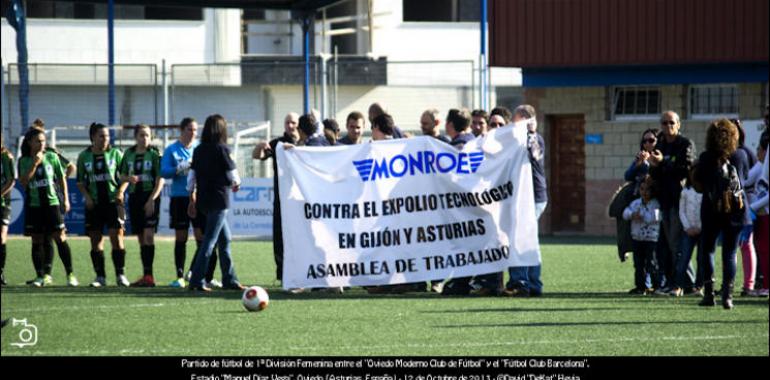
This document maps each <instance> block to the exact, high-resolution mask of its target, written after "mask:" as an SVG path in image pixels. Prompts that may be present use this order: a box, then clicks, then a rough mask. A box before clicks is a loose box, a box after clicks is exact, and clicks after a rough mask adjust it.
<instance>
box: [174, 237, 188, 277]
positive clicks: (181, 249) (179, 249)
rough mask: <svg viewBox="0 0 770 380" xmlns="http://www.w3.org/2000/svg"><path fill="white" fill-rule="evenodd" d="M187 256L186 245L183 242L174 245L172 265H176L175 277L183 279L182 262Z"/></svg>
mask: <svg viewBox="0 0 770 380" xmlns="http://www.w3.org/2000/svg"><path fill="white" fill-rule="evenodd" d="M185 256H187V245H186V244H185V243H184V242H181V241H177V242H176V243H174V263H175V264H176V277H177V278H182V277H184V261H185V258H186V257H185Z"/></svg>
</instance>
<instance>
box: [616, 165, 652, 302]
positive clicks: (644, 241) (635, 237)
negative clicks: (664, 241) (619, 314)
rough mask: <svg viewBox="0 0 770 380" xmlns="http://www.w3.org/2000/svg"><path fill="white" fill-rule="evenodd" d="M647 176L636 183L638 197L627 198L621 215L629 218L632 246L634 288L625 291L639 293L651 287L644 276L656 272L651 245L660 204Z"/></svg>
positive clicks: (647, 276)
mask: <svg viewBox="0 0 770 380" xmlns="http://www.w3.org/2000/svg"><path fill="white" fill-rule="evenodd" d="M647 178H648V179H647V180H643V181H642V183H641V185H640V186H639V193H640V195H641V198H638V199H636V200H634V201H633V202H631V204H630V205H628V207H626V209H625V210H624V211H623V219H625V220H630V221H631V238H632V242H633V247H634V288H633V289H631V291H630V292H629V293H630V294H639V295H644V294H648V293H650V292H651V291H652V289H651V288H650V286H649V285H650V284H649V283H648V278H649V277H655V276H657V275H658V273H657V272H658V270H657V268H656V266H657V264H656V262H655V245H656V244H657V242H658V233H659V230H660V204H659V203H658V201H657V199H655V184H654V182H653V181H652V180H651V179H649V177H647Z"/></svg>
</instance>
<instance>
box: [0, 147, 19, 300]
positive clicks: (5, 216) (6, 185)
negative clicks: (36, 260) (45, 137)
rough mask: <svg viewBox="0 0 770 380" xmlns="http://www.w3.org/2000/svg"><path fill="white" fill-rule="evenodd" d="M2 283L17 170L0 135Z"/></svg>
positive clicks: (1, 282) (0, 261) (3, 281)
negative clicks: (0, 162)
mask: <svg viewBox="0 0 770 380" xmlns="http://www.w3.org/2000/svg"><path fill="white" fill-rule="evenodd" d="M0 159H1V160H2V165H0V285H1V286H5V285H6V283H5V243H6V241H7V240H8V225H10V224H11V189H13V185H15V184H16V170H14V168H13V156H12V155H11V152H9V151H8V149H5V144H4V141H3V136H2V135H0Z"/></svg>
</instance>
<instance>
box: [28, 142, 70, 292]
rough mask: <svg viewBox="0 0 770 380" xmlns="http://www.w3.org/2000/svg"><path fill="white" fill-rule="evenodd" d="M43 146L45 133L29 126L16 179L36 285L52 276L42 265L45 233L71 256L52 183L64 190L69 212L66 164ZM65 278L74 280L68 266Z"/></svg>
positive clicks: (65, 205)
mask: <svg viewBox="0 0 770 380" xmlns="http://www.w3.org/2000/svg"><path fill="white" fill-rule="evenodd" d="M45 145H46V139H45V133H44V132H43V131H42V130H40V129H37V128H30V129H29V130H28V131H27V133H26V134H25V135H24V142H23V146H22V157H21V158H20V159H19V182H20V183H21V185H22V187H24V192H25V198H26V202H25V210H24V215H25V216H24V229H25V232H26V233H28V234H29V235H30V236H31V237H32V257H33V260H35V261H37V264H38V265H36V268H35V269H36V272H37V277H36V278H35V280H34V281H33V282H32V284H31V285H33V286H35V287H42V286H44V285H49V284H51V283H52V282H53V280H52V279H51V275H50V274H47V273H50V263H45V265H44V264H43V260H44V258H43V243H44V239H45V236H46V235H51V236H52V237H53V239H54V240H55V242H56V245H57V246H58V248H59V252H62V253H63V254H62V256H66V257H71V252H70V247H69V243H67V234H66V227H65V225H64V217H63V215H62V209H60V208H59V203H60V200H59V196H58V195H57V193H56V188H55V185H54V182H56V181H58V182H59V186H60V187H61V189H62V191H63V193H64V199H63V201H62V202H63V203H64V210H65V212H69V209H70V203H69V197H68V196H67V182H66V180H65V178H64V171H65V167H64V165H63V164H62V162H61V161H59V157H58V155H56V153H53V152H47V151H46V150H45ZM46 268H47V269H48V272H46V270H45V269H46ZM67 277H68V278H69V279H70V280H69V281H68V282H69V283H70V284H71V285H72V284H73V283H76V281H77V280H76V279H74V277H75V276H74V274H73V273H72V267H71V265H70V266H69V267H68V268H67ZM73 279H74V280H73Z"/></svg>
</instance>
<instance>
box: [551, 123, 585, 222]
mask: <svg viewBox="0 0 770 380" xmlns="http://www.w3.org/2000/svg"><path fill="white" fill-rule="evenodd" d="M549 121H550V123H549V124H550V126H551V128H550V130H551V136H550V137H551V160H552V161H551V178H550V181H549V184H552V185H551V186H550V188H551V194H550V196H549V200H550V201H551V202H550V203H551V205H552V207H549V208H550V209H551V230H552V232H583V231H585V215H586V212H585V211H586V191H585V189H586V186H585V185H586V176H585V166H586V165H585V164H586V154H585V149H584V148H585V147H584V144H585V117H584V116H583V115H570V116H551V117H549Z"/></svg>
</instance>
